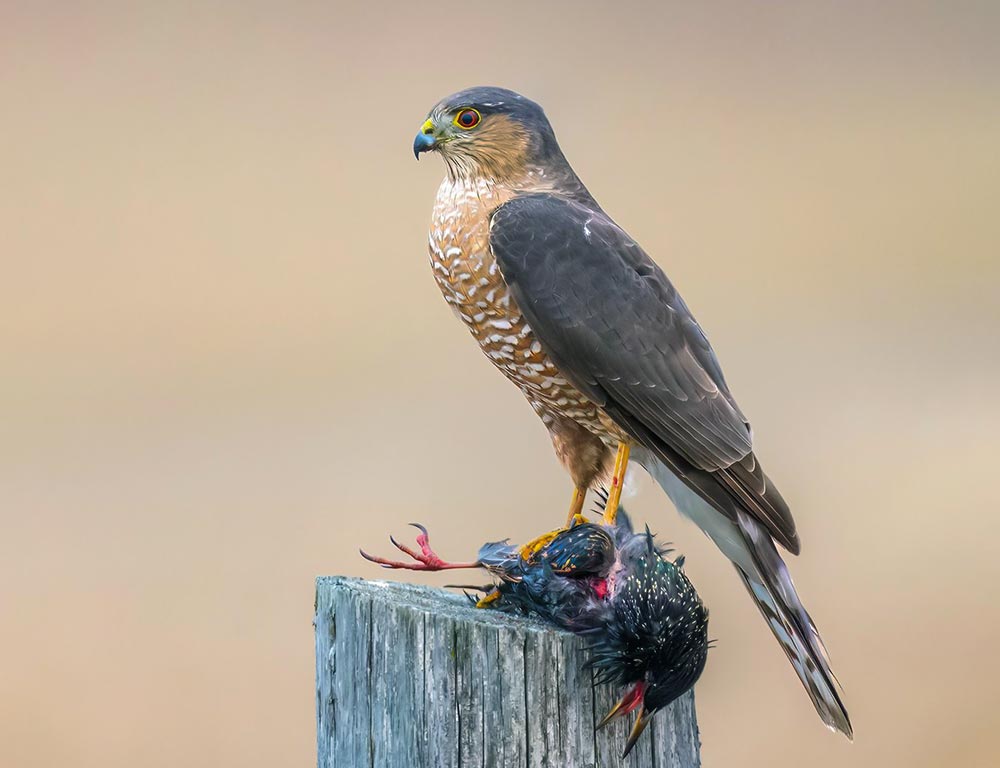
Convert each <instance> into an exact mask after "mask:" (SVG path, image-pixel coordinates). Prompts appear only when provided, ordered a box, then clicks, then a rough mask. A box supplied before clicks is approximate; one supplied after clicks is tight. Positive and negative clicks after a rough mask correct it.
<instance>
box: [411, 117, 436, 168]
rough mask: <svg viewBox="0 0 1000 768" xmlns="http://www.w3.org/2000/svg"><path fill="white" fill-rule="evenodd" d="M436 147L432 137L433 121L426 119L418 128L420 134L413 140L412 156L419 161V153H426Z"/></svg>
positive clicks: (434, 139)
mask: <svg viewBox="0 0 1000 768" xmlns="http://www.w3.org/2000/svg"><path fill="white" fill-rule="evenodd" d="M436 146H437V139H436V138H435V137H434V121H433V120H430V119H428V120H427V122H425V123H424V124H423V126H421V128H420V133H418V134H417V138H415V139H414V140H413V156H414V157H415V158H417V160H419V159H420V153H421V152H427V151H429V150H431V149H434V147H436Z"/></svg>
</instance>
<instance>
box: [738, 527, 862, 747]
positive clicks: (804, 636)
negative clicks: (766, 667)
mask: <svg viewBox="0 0 1000 768" xmlns="http://www.w3.org/2000/svg"><path fill="white" fill-rule="evenodd" d="M739 518H740V519H739V520H738V525H739V528H740V530H741V531H743V533H744V536H746V537H747V543H748V544H749V549H750V552H751V556H752V557H753V559H754V563H755V565H756V566H757V568H756V573H753V574H748V573H746V572H745V571H744V570H743V569H742V568H741V567H740V566H739V565H736V571H737V573H739V574H740V578H741V579H742V580H743V583H744V584H745V585H746V588H747V591H749V592H750V596H751V597H752V598H753V600H754V602H755V603H756V604H757V607H758V608H759V609H760V612H761V615H763V617H764V620H765V621H766V622H767V625H768V626H769V627H770V628H771V632H773V633H774V637H775V638H776V639H777V641H778V643H780V645H781V649H782V650H783V651H784V652H785V655H786V656H787V657H788V660H789V661H790V662H791V663H792V667H793V668H794V669H795V673H796V674H797V675H798V676H799V680H801V681H802V685H803V686H804V687H805V689H806V692H807V693H808V694H809V698H811V699H812V702H813V706H815V707H816V712H818V713H819V716H820V718H821V719H822V720H823V722H824V723H826V725H827V726H828V727H829V728H830V729H832V730H837V731H840V732H841V733H843V734H844V735H845V736H847V738H848V739H851V740H853V739H854V729H853V728H852V727H851V719H850V717H849V716H848V714H847V708H846V707H845V706H844V702H843V701H842V700H841V698H840V693H839V692H838V688H839V684H838V682H837V678H836V677H835V676H834V674H833V670H832V669H830V659H829V657H828V656H827V653H826V647H825V646H824V645H823V639H822V638H821V637H820V634H819V630H818V629H816V624H815V623H814V622H813V620H812V617H811V616H810V615H809V613H808V612H807V611H806V609H805V606H804V605H802V601H801V600H800V599H799V595H798V593H797V592H796V591H795V585H794V584H793V583H792V577H791V575H790V574H789V573H788V566H786V565H785V563H784V561H783V560H782V559H781V555H779V554H778V550H777V548H776V547H775V546H774V541H773V540H772V539H771V537H770V536H769V535H768V534H767V532H766V531H765V530H763V527H762V526H761V525H760V524H759V523H757V521H756V520H754V519H753V518H751V517H749V516H748V515H745V514H744V513H742V512H741V513H739Z"/></svg>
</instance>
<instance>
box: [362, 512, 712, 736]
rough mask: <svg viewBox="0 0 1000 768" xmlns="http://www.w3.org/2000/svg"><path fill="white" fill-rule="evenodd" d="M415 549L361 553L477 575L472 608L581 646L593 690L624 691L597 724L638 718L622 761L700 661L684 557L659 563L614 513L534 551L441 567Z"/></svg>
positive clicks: (698, 612) (697, 616)
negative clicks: (549, 629)
mask: <svg viewBox="0 0 1000 768" xmlns="http://www.w3.org/2000/svg"><path fill="white" fill-rule="evenodd" d="M416 527H417V528H418V529H419V531H420V535H418V536H417V545H418V547H419V549H412V548H410V547H408V546H406V545H404V544H401V543H400V542H398V541H396V540H395V539H392V538H391V537H390V540H391V541H392V543H393V544H394V545H395V546H396V548H397V549H399V550H400V551H402V552H404V553H406V554H407V555H409V556H410V557H412V558H413V562H409V563H407V562H401V561H396V560H389V559H386V558H382V557H376V556H374V555H369V554H367V553H365V552H364V551H363V550H362V552H361V554H362V555H363V556H364V557H365V558H366V559H368V560H370V561H372V562H374V563H378V564H380V565H382V566H384V567H386V568H405V569H409V570H418V571H441V570H448V569H453V568H485V569H486V570H487V571H489V572H490V573H492V574H493V575H494V576H495V577H496V579H497V586H496V587H495V588H493V590H492V591H491V592H490V594H489V595H488V596H487V597H486V598H483V600H481V601H479V604H480V605H483V606H488V607H489V608H491V609H496V610H501V611H505V612H509V613H519V614H525V615H535V616H538V617H540V618H542V619H543V620H545V621H547V622H549V623H551V624H554V625H555V626H557V627H559V628H561V629H565V630H568V631H570V632H574V633H576V634H579V635H583V636H585V637H587V638H588V640H589V641H590V651H591V654H592V655H591V660H590V665H591V666H592V667H593V668H594V670H595V671H596V673H597V679H598V681H599V682H609V683H613V684H615V685H619V686H622V687H624V688H627V692H626V693H625V695H624V696H623V697H622V699H621V701H620V702H619V703H618V704H617V705H616V706H615V707H614V709H612V710H611V712H609V713H608V715H607V717H605V718H604V721H603V722H602V723H601V725H604V724H605V723H607V722H608V721H610V720H611V719H613V718H615V717H620V716H623V715H627V714H628V713H629V712H631V711H632V710H634V709H638V715H637V717H636V720H635V724H634V727H633V728H632V732H631V734H630V735H629V738H628V741H627V742H626V745H625V754H626V755H627V754H628V753H629V751H630V750H631V749H632V747H633V746H634V744H635V742H636V740H637V739H638V738H639V735H640V734H641V733H642V731H643V730H644V729H645V727H646V725H647V724H648V723H649V720H650V719H651V718H652V716H653V715H654V714H655V713H656V712H657V711H658V710H660V709H662V708H663V707H665V706H667V705H668V704H669V703H670V702H672V701H673V700H674V699H676V698H677V697H679V696H681V695H682V694H683V693H685V692H686V691H687V690H689V689H690V688H691V687H692V686H693V685H694V684H695V682H697V680H698V677H699V676H700V675H701V673H702V670H703V669H704V668H705V660H706V657H707V654H708V610H707V609H706V608H705V606H704V605H703V604H702V602H701V599H700V598H699V597H698V593H697V592H695V589H694V587H693V586H691V582H690V581H688V578H687V576H685V575H684V572H683V570H682V567H683V565H684V558H683V557H678V558H676V559H675V560H674V561H671V560H669V559H668V558H667V554H668V553H669V551H670V550H668V549H664V548H660V547H657V545H656V543H655V542H654V540H653V535H652V534H651V533H650V532H649V531H648V530H647V531H646V532H645V533H635V532H634V531H633V530H632V526H631V523H630V522H629V518H628V515H627V514H626V513H625V511H624V510H620V511H619V513H618V518H617V524H616V525H613V526H609V525H598V524H595V523H587V522H578V523H577V524H575V525H573V526H571V527H569V528H566V529H563V530H560V531H556V532H553V533H552V534H549V535H547V536H545V537H542V538H541V539H539V540H537V546H535V543H533V544H532V545H526V546H521V547H518V546H514V545H511V544H510V543H509V542H507V541H500V542H493V543H489V544H485V545H483V546H482V547H481V548H480V550H479V556H478V558H477V559H476V560H475V561H474V562H467V563H453V562H447V561H445V560H442V559H441V558H440V557H438V555H437V554H436V553H435V552H434V550H433V549H432V548H431V546H430V542H429V538H428V533H427V529H426V528H424V527H423V526H422V525H416Z"/></svg>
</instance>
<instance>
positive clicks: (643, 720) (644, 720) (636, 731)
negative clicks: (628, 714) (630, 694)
mask: <svg viewBox="0 0 1000 768" xmlns="http://www.w3.org/2000/svg"><path fill="white" fill-rule="evenodd" d="M655 714H656V712H655V711H653V712H647V711H646V707H645V706H643V707H640V708H639V716H638V717H637V718H636V719H635V725H633V726H632V733H630V734H629V735H628V740H627V741H626V742H625V751H624V752H622V759H624V758H626V757H628V753H629V752H631V751H632V747H634V746H635V743H636V742H637V741H638V740H639V737H640V736H641V735H642V732H643V731H644V730H646V726H647V725H649V721H650V720H652V719H653V715H655Z"/></svg>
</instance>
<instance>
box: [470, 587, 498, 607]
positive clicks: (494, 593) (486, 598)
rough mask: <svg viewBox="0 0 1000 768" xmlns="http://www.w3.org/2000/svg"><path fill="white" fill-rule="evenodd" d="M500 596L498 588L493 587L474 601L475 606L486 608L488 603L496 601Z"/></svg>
mask: <svg viewBox="0 0 1000 768" xmlns="http://www.w3.org/2000/svg"><path fill="white" fill-rule="evenodd" d="M499 597H500V590H499V589H497V588H496V587H494V588H493V589H491V590H490V591H489V592H487V593H486V594H485V595H483V596H482V597H481V598H479V601H478V602H477V603H476V608H487V607H489V605H490V603H493V602H496V601H497V600H498V599H499Z"/></svg>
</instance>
